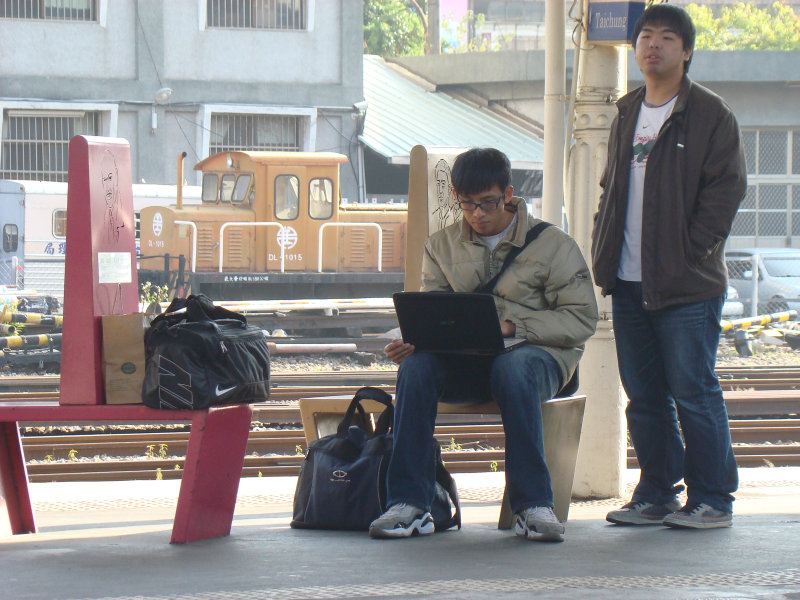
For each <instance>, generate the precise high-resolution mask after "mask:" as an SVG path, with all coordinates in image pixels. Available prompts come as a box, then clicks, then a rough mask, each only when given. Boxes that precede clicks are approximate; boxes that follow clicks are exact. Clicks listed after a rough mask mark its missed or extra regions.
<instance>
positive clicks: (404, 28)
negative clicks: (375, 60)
mask: <svg viewBox="0 0 800 600" xmlns="http://www.w3.org/2000/svg"><path fill="white" fill-rule="evenodd" d="M364 52H365V53H367V54H377V55H379V56H408V55H418V54H425V30H424V28H423V26H422V21H421V20H420V18H419V15H418V14H417V13H416V11H415V9H414V8H413V7H412V6H409V5H407V4H406V3H405V2H403V0H364Z"/></svg>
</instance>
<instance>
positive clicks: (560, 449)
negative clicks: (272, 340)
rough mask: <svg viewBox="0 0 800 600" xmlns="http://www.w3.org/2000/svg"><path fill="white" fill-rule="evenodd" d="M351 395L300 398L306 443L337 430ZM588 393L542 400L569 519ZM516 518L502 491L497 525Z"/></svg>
mask: <svg viewBox="0 0 800 600" xmlns="http://www.w3.org/2000/svg"><path fill="white" fill-rule="evenodd" d="M350 400H352V397H349V396H347V397H345V396H329V397H320V398H301V399H300V401H299V405H300V416H301V418H302V420H303V432H304V434H305V437H306V443H307V444H310V443H311V442H313V441H314V440H316V439H318V438H320V437H322V436H325V435H329V434H331V433H335V432H336V427H337V426H338V425H339V423H340V422H341V420H342V417H343V416H344V413H345V412H346V411H347V407H348V406H349V404H350ZM361 404H362V406H363V407H364V409H365V410H366V411H367V412H368V413H370V414H376V413H380V412H382V411H383V409H384V406H383V405H382V404H380V403H379V402H375V401H373V400H365V401H363V402H362V403H361ZM585 404H586V396H566V397H562V398H554V399H552V400H548V401H547V402H545V403H544V404H542V420H543V429H544V451H545V461H546V462H547V467H548V469H549V470H550V479H551V480H552V486H553V498H554V504H555V508H554V511H553V512H555V514H556V517H558V519H559V520H560V521H562V522H565V521H566V520H567V516H568V514H569V504H570V500H571V498H572V481H573V479H574V477H575V461H576V459H577V456H578V442H579V441H580V434H581V426H582V424H583V410H584V406H585ZM438 411H439V414H440V415H443V414H499V412H500V408H499V407H498V406H497V404H496V403H494V402H489V403H486V404H474V405H462V404H451V403H447V402H440V403H439V409H438ZM512 521H513V515H512V514H511V507H510V504H509V500H508V493H507V490H506V491H504V492H503V504H502V507H501V509H500V518H499V520H498V523H497V527H498V529H510V528H511V525H512Z"/></svg>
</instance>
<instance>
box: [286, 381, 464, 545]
mask: <svg viewBox="0 0 800 600" xmlns="http://www.w3.org/2000/svg"><path fill="white" fill-rule="evenodd" d="M362 400H376V401H377V402H380V403H382V404H384V405H386V408H385V409H384V411H383V413H381V416H380V417H379V418H378V422H377V423H376V425H375V432H374V433H373V434H372V435H370V434H369V433H368V429H369V426H368V425H367V416H366V412H365V411H364V408H363V407H362V406H361V401H362ZM393 415H394V407H393V406H392V397H391V396H390V395H389V394H387V393H386V392H384V391H383V390H381V389H378V388H372V387H363V388H361V389H360V390H358V391H357V392H356V395H355V396H354V397H353V400H352V401H351V402H350V406H349V407H348V409H347V413H346V414H345V416H344V418H343V419H342V421H341V423H339V427H338V429H337V431H336V433H335V434H331V435H327V436H325V437H322V438H320V439H318V440H316V441H314V442H312V443H311V444H310V445H309V447H308V452H307V454H306V458H305V460H304V461H303V464H302V466H301V468H300V475H299V476H298V478H297V488H296V490H295V494H294V511H293V518H292V522H291V523H290V525H291V526H292V527H294V528H308V529H351V530H363V531H366V530H367V529H369V525H370V523H372V521H374V520H375V519H377V518H378V517H379V516H381V515H382V514H383V513H384V511H385V510H386V508H387V506H386V470H387V469H388V466H389V459H390V458H391V455H392V434H391V432H390V429H391V425H392V417H393ZM356 416H357V417H358V421H359V423H360V424H359V425H351V423H352V421H353V418H354V417H356ZM431 444H433V445H434V456H435V457H436V458H435V460H436V494H435V497H434V499H433V502H432V503H431V516H433V521H434V525H435V527H436V531H443V530H445V529H450V528H451V527H458V528H459V529H460V528H461V509H460V506H459V502H458V492H457V491H456V483H455V481H454V480H453V477H452V476H451V475H450V473H448V472H447V469H445V467H444V463H443V462H442V455H441V448H440V447H439V443H438V442H437V441H436V439H435V438H431Z"/></svg>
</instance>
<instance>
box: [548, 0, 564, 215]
mask: <svg viewBox="0 0 800 600" xmlns="http://www.w3.org/2000/svg"><path fill="white" fill-rule="evenodd" d="M544 25H545V45H546V49H545V55H544V56H545V58H544V65H545V66H544V173H543V182H542V218H543V219H544V220H545V221H549V222H551V223H555V224H556V225H558V226H559V227H561V226H563V224H564V219H563V216H562V207H563V206H564V135H565V134H564V110H565V104H566V96H565V94H566V87H567V86H566V68H567V67H566V63H567V61H566V56H565V49H564V48H565V42H564V32H565V25H566V21H565V20H564V2H563V1H562V0H546V2H545V13H544Z"/></svg>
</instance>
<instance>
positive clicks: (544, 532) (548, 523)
mask: <svg viewBox="0 0 800 600" xmlns="http://www.w3.org/2000/svg"><path fill="white" fill-rule="evenodd" d="M514 533H516V534H517V535H519V536H522V537H526V538H528V539H529V540H535V541H537V542H563V541H564V524H563V523H561V522H560V521H559V520H558V518H556V515H555V514H554V513H553V509H552V508H550V507H549V506H533V507H531V508H525V509H523V510H521V511H520V512H518V513H516V514H515V515H514Z"/></svg>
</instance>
